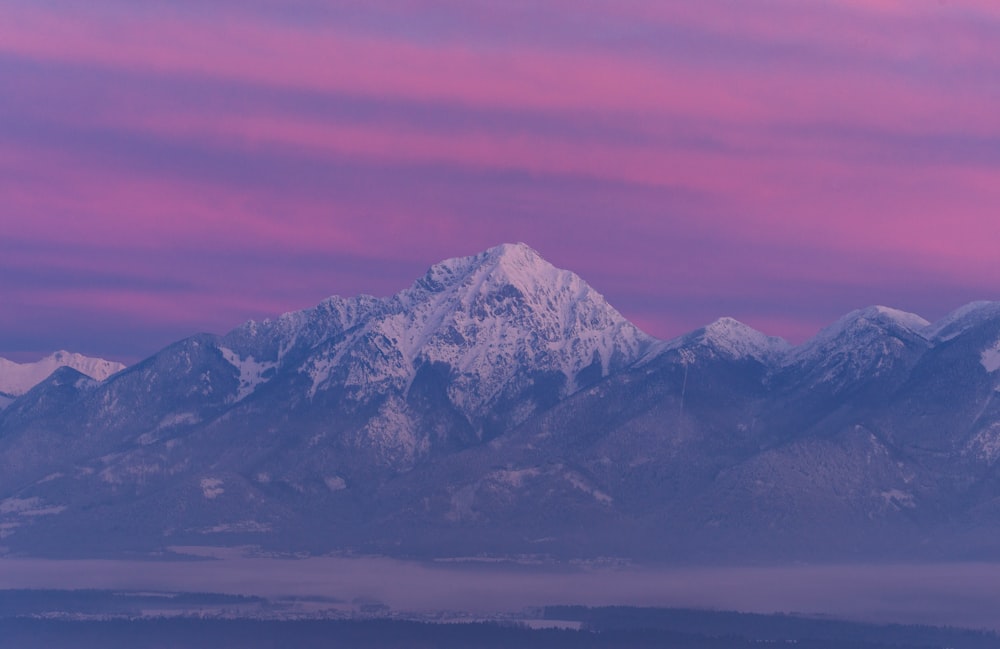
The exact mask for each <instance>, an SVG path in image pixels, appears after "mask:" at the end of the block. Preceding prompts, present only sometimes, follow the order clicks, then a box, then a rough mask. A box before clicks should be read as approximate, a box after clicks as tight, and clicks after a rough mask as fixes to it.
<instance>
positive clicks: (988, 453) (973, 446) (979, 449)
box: [967, 422, 1000, 464]
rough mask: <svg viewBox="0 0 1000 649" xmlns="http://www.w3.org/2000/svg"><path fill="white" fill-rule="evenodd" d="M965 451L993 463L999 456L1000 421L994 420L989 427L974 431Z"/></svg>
mask: <svg viewBox="0 0 1000 649" xmlns="http://www.w3.org/2000/svg"><path fill="white" fill-rule="evenodd" d="M967 451H969V452H972V453H974V454H975V455H976V457H978V458H979V459H980V460H983V461H985V462H987V463H988V464H993V463H994V462H995V461H996V460H997V458H1000V422H995V423H994V424H993V425H992V426H990V427H989V428H987V429H985V430H981V431H979V432H978V433H976V436H975V437H973V438H972V439H971V440H969V444H968V446H967Z"/></svg>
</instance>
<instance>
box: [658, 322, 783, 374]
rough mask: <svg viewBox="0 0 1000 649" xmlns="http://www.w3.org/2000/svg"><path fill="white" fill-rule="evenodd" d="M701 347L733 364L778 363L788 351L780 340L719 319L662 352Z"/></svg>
mask: <svg viewBox="0 0 1000 649" xmlns="http://www.w3.org/2000/svg"><path fill="white" fill-rule="evenodd" d="M692 346H702V347H707V348H709V349H711V350H713V351H714V352H715V353H717V354H722V355H723V356H726V357H728V358H731V359H733V360H745V359H753V360H756V361H758V362H760V363H764V364H765V365H768V364H772V363H776V362H780V361H781V360H782V358H784V356H785V355H786V354H788V353H789V351H790V350H791V349H792V346H791V345H790V344H789V343H788V341H786V340H785V339H784V338H778V337H775V336H768V335H767V334H764V333H761V332H760V331H757V330H756V329H754V328H753V327H750V326H748V325H745V324H743V323H742V322H740V321H739V320H736V319H735V318H729V317H725V318H719V319H718V320H716V321H715V322H713V323H711V324H709V325H706V326H705V327H702V328H701V329H696V330H695V331H692V332H691V333H689V334H686V335H684V336H681V337H680V338H675V339H673V340H670V341H667V342H665V343H662V345H661V347H662V351H668V350H673V349H682V348H690V347H692Z"/></svg>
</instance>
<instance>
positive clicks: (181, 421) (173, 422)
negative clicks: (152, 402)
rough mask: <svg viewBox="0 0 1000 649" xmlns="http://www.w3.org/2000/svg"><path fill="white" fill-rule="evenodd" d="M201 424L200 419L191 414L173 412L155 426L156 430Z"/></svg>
mask: <svg viewBox="0 0 1000 649" xmlns="http://www.w3.org/2000/svg"><path fill="white" fill-rule="evenodd" d="M199 422H201V418H200V417H199V416H198V415H196V414H195V413H193V412H175V413H172V414H169V415H167V416H166V417H164V418H163V419H162V420H160V423H159V424H157V425H156V430H163V429H164V428H173V427H174V426H191V425H194V424H197V423H199Z"/></svg>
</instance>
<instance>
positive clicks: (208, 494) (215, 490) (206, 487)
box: [201, 478, 226, 500]
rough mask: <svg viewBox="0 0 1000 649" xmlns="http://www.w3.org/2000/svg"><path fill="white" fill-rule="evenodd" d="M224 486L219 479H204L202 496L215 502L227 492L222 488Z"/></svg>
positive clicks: (202, 481) (202, 480)
mask: <svg viewBox="0 0 1000 649" xmlns="http://www.w3.org/2000/svg"><path fill="white" fill-rule="evenodd" d="M222 484H223V483H222V480H219V479H218V478H202V479H201V495H203V496H204V497H205V498H207V499H208V500H214V499H215V498H217V497H219V496H221V495H222V494H224V493H225V492H226V490H225V489H223V488H222Z"/></svg>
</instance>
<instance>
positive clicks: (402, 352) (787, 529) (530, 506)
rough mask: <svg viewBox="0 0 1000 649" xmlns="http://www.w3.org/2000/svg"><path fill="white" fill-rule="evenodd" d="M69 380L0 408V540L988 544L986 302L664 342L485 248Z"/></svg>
mask: <svg viewBox="0 0 1000 649" xmlns="http://www.w3.org/2000/svg"><path fill="white" fill-rule="evenodd" d="M87 373H88V372H86V371H84V372H81V371H80V370H78V369H74V368H73V367H71V366H64V367H59V368H58V369H55V371H53V372H52V373H51V374H50V375H49V376H47V377H46V378H45V379H44V380H42V381H41V382H39V383H37V385H35V386H34V387H32V388H31V389H30V390H28V391H26V392H25V393H24V394H21V395H15V394H12V393H9V394H11V398H10V399H9V403H8V405H7V406H6V407H5V408H4V409H3V410H2V411H0V539H2V540H0V544H2V545H3V546H4V547H5V551H6V552H8V553H12V554H35V555H52V556H70V555H87V556H94V555H119V554H121V553H125V552H130V553H131V552H140V553H156V552H163V551H164V550H165V549H166V548H170V547H173V546H184V545H254V546H259V547H261V548H263V549H265V550H270V551H278V552H309V553H324V552H347V553H350V552H356V553H380V554H391V555H397V556H424V557H426V556H434V557H462V556H508V557H509V556H532V557H539V556H541V557H558V558H593V557H602V556H615V557H628V558H637V559H652V560H658V561H669V562H699V561H712V562H716V563H717V562H720V561H722V562H727V561H733V562H735V561H748V560H750V561H776V560H819V559H866V560H868V559H871V560H874V559H882V558H893V559H942V558H949V559H955V558H963V559H964V558H996V557H997V556H998V555H1000V475H998V466H1000V465H998V463H997V461H998V460H1000V398H998V391H1000V302H977V303H973V304H969V305H967V306H965V307H962V308H961V309H959V310H957V311H955V312H954V313H952V314H950V315H948V316H947V317H945V318H944V319H942V320H941V321H939V322H935V323H929V322H927V321H925V320H923V319H922V318H920V317H919V316H916V315H913V314H909V313H905V312H901V311H898V310H894V309H890V308H886V307H870V308H866V309H861V310H858V311H854V312H852V313H849V314H847V315H846V316H844V317H843V318H841V319H840V320H838V321H837V322H835V323H833V324H832V325H830V326H829V327H827V328H825V329H824V330H822V331H821V332H820V333H819V334H818V335H817V336H815V337H814V338H813V339H811V340H809V341H807V342H806V343H804V344H802V345H798V346H792V345H789V344H788V343H787V342H786V341H784V340H782V339H780V338H774V337H769V336H766V335H764V334H762V333H760V332H758V331H755V330H753V329H752V328H750V327H748V326H746V325H744V324H742V323H740V322H738V321H736V320H733V319H731V318H722V319H720V320H717V321H716V322H713V323H711V324H709V325H707V326H705V327H703V328H701V329H698V330H696V331H694V332H691V333H689V334H687V335H684V336H681V337H679V338H676V339H674V340H670V341H661V340H657V339H655V338H652V337H650V336H648V335H646V334H644V333H643V332H641V331H640V330H639V329H638V328H636V327H635V326H634V325H632V324H631V323H630V322H628V321H627V320H626V319H625V318H624V317H623V316H621V314H619V313H618V312H617V311H615V310H614V309H613V308H612V307H611V306H609V305H608V304H607V302H606V301H605V300H604V298H603V297H602V296H601V295H600V294H598V293H597V292H596V291H594V290H593V289H592V288H591V287H590V286H589V285H587V284H586V283H585V282H584V281H583V280H582V279H580V278H579V277H577V276H576V275H574V274H573V273H571V272H568V271H565V270H559V269H556V268H554V267H553V266H551V265H550V264H549V263H547V262H546V261H545V260H543V259H542V258H541V257H540V256H539V255H538V254H537V253H536V252H535V251H534V250H532V249H531V248H529V247H528V246H525V245H523V244H506V245H501V246H498V247H496V248H492V249H490V250H487V251H485V252H483V253H481V254H478V255H474V256H471V257H464V258H457V259H451V260H447V261H444V262H442V263H440V264H437V265H435V266H433V267H431V268H430V270H429V271H428V272H427V273H426V274H425V275H424V276H423V277H422V278H420V279H418V280H417V281H416V282H415V283H414V284H413V285H412V286H411V287H410V288H408V289H406V290H404V291H402V292H400V293H399V294H397V295H395V296H392V297H388V298H375V297H371V296H364V295H363V296H359V297H354V298H340V297H333V298H329V299H327V300H324V301H323V302H321V303H320V304H319V305H317V306H316V307H314V308H311V309H306V310H304V311H298V312H293V313H288V314H285V315H282V316H280V317H277V318H275V319H273V320H265V321H263V322H253V321H251V322H247V323H246V324H244V325H242V326H240V327H238V328H236V329H234V330H233V331H231V332H229V333H227V334H225V335H222V336H216V335H209V334H199V335H196V336H192V337H190V338H186V339H184V340H181V341H178V342H177V343H174V344H173V345H170V346H169V347H167V348H165V349H163V350H161V351H160V352H158V353H156V354H155V355H153V356H152V357H150V358H147V359H146V360H144V361H142V362H140V363H138V364H136V365H133V366H131V367H128V368H124V369H120V370H119V371H117V372H115V373H113V374H110V375H102V374H94V373H92V372H91V374H92V376H87V375H86V374H87ZM0 389H3V388H0Z"/></svg>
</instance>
